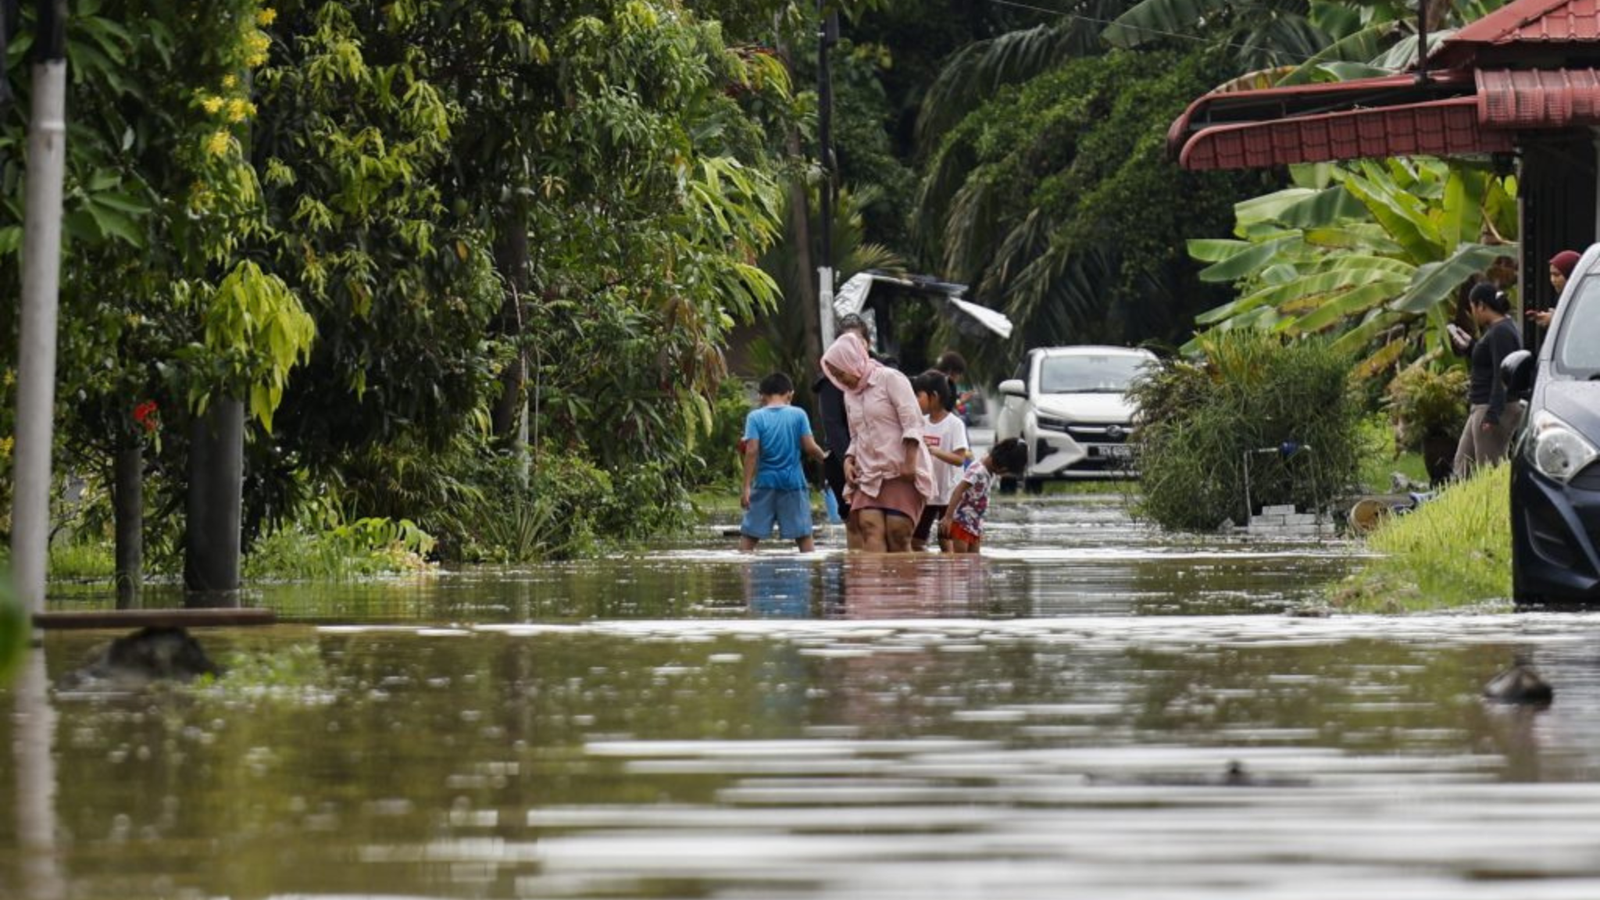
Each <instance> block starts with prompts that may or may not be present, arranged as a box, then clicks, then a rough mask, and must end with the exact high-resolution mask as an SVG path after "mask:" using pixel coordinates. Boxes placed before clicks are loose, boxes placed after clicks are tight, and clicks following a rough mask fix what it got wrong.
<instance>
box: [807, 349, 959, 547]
mask: <svg viewBox="0 0 1600 900" xmlns="http://www.w3.org/2000/svg"><path fill="white" fill-rule="evenodd" d="M822 371H823V373H824V374H826V375H827V376H828V380H829V381H832V382H833V383H834V384H835V385H836V386H837V387H838V388H839V390H840V391H843V392H844V408H845V415H846V417H847V418H848V419H849V421H850V450H849V452H848V453H846V454H845V458H844V472H845V481H846V487H845V493H846V499H847V500H849V501H850V518H851V519H852V520H853V521H854V522H855V523H856V526H857V528H858V529H859V531H860V535H861V549H863V550H876V551H879V552H883V551H888V552H892V553H901V552H909V551H910V550H911V533H912V531H913V530H915V527H916V524H917V520H918V519H919V518H921V517H922V508H923V507H924V506H925V505H926V504H927V502H928V498H929V497H931V496H933V462H932V460H931V459H930V458H929V456H928V448H927V446H926V445H925V444H924V443H923V441H922V426H923V421H924V420H923V418H922V409H921V407H919V406H918V405H917V395H916V394H915V393H913V392H912V390H911V382H910V380H908V379H907V378H906V376H905V375H903V374H901V373H900V372H897V371H895V370H894V369H891V368H889V367H888V366H884V365H880V364H879V363H878V362H877V361H876V360H874V359H873V358H872V356H871V355H870V354H869V353H868V352H867V344H866V342H865V341H863V340H862V339H861V336H860V335H858V334H854V333H850V332H847V333H845V334H842V335H840V336H839V339H838V340H836V341H834V342H833V345H832V346H830V347H829V348H828V352H826V353H824V354H823V355H822Z"/></svg>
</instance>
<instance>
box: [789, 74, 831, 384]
mask: <svg viewBox="0 0 1600 900" xmlns="http://www.w3.org/2000/svg"><path fill="white" fill-rule="evenodd" d="M779 52H780V53H782V54H783V58H784V59H788V58H789V48H788V47H780V48H779ZM789 70H790V71H789V75H790V77H791V78H793V76H794V65H793V63H791V64H790V66H789ZM788 138H789V156H790V157H792V158H794V159H796V160H799V159H803V158H804V157H805V151H804V149H803V148H802V147H801V146H800V129H798V128H793V127H791V128H790V129H789V135H788ZM789 231H790V235H791V238H792V239H793V241H794V264H795V269H796V270H797V271H796V272H795V280H794V283H795V287H796V288H798V289H799V291H800V296H798V297H785V298H784V302H786V303H789V304H791V305H792V304H799V306H800V309H801V314H800V320H801V321H802V322H804V323H805V332H804V333H805V341H806V367H807V368H806V379H805V380H806V383H807V384H810V383H811V382H812V381H813V380H814V379H815V378H816V376H817V374H818V373H819V372H820V371H821V370H820V369H819V368H818V367H819V366H820V365H821V364H822V363H821V360H822V350H823V347H822V323H821V322H820V321H819V320H818V318H817V315H818V313H817V281H816V278H817V268H816V266H815V265H813V256H812V253H811V199H810V196H809V195H808V192H807V191H806V182H805V179H804V178H795V179H794V180H793V181H791V182H789Z"/></svg>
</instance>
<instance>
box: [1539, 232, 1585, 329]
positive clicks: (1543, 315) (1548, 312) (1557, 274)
mask: <svg viewBox="0 0 1600 900" xmlns="http://www.w3.org/2000/svg"><path fill="white" fill-rule="evenodd" d="M1581 258H1582V257H1580V256H1579V255H1578V251H1576V250H1563V251H1561V252H1560V253H1557V254H1556V255H1555V256H1552V257H1550V286H1551V287H1553V288H1555V289H1556V302H1558V303H1559V302H1560V301H1561V292H1562V291H1564V290H1566V289H1567V281H1568V280H1569V279H1571V278H1572V270H1573V269H1576V268H1577V267H1578V260H1579V259H1581ZM1554 314H1555V307H1553V306H1552V307H1551V308H1549V309H1530V310H1528V318H1529V319H1531V320H1533V324H1535V325H1537V326H1539V327H1540V328H1546V327H1548V326H1549V325H1550V317H1551V316H1552V315H1554Z"/></svg>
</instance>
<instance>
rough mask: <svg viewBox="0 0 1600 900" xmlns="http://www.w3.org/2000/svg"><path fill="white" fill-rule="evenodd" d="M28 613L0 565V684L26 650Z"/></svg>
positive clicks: (8, 574) (8, 675)
mask: <svg viewBox="0 0 1600 900" xmlns="http://www.w3.org/2000/svg"><path fill="white" fill-rule="evenodd" d="M28 631H29V626H28V613H27V611H26V610H24V609H23V608H22V601H20V600H18V599H17V595H16V594H14V593H12V591H11V573H10V572H8V571H6V570H5V569H4V568H3V567H0V684H5V683H6V680H7V679H8V678H9V677H10V674H11V670H12V669H13V668H15V667H16V665H17V663H18V662H19V661H20V660H21V659H22V656H23V654H24V653H27V652H28Z"/></svg>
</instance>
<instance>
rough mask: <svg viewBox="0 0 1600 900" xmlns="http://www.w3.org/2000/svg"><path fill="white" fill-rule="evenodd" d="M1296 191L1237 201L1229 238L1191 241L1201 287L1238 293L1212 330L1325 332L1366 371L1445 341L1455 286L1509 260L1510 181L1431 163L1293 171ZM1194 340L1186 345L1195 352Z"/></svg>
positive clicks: (1216, 314)
mask: <svg viewBox="0 0 1600 900" xmlns="http://www.w3.org/2000/svg"><path fill="white" fill-rule="evenodd" d="M1291 178H1292V181H1293V186H1292V187H1289V188H1286V189H1284V190H1280V191H1275V192H1273V193H1270V194H1266V195H1264V196H1261V197H1255V198H1252V199H1250V200H1246V201H1243V202H1241V203H1239V204H1237V205H1236V206H1235V207H1234V215H1235V222H1236V226H1235V236H1236V237H1235V239H1228V240H1191V241H1189V242H1188V250H1189V255H1190V256H1191V257H1193V258H1194V259H1196V260H1198V261H1201V262H1204V263H1208V264H1209V265H1208V266H1207V268H1205V269H1204V270H1203V271H1202V272H1201V273H1200V278H1201V280H1203V281H1209V282H1232V283H1234V284H1236V285H1237V286H1238V292H1239V293H1238V297H1237V298H1236V299H1234V300H1232V301H1230V302H1228V303H1226V304H1223V305H1222V306H1218V307H1216V308H1214V309H1211V310H1209V311H1207V312H1205V313H1202V314H1201V315H1200V316H1198V317H1197V318H1196V322H1197V324H1199V325H1200V326H1202V327H1207V328H1211V329H1218V330H1229V329H1235V328H1252V329H1258V330H1268V331H1272V332H1275V333H1278V334H1281V335H1284V336H1286V337H1289V338H1303V337H1310V336H1312V335H1323V336H1329V337H1332V338H1333V340H1334V344H1335V346H1336V347H1339V348H1341V349H1345V350H1348V351H1351V352H1357V353H1364V355H1365V358H1364V359H1363V361H1362V362H1361V363H1360V364H1359V366H1358V371H1359V372H1360V373H1361V374H1363V375H1365V376H1371V375H1375V374H1377V373H1378V372H1381V371H1384V370H1386V369H1387V368H1389V367H1390V366H1392V365H1393V364H1395V363H1396V362H1398V361H1400V360H1401V359H1403V358H1411V357H1415V356H1418V355H1421V354H1423V353H1425V352H1427V351H1428V350H1429V349H1433V348H1444V347H1446V346H1447V344H1448V336H1447V335H1446V333H1445V326H1446V325H1447V324H1448V323H1449V322H1450V320H1451V319H1452V318H1453V316H1454V313H1455V305H1456V301H1457V297H1458V296H1459V292H1460V289H1461V287H1462V286H1463V285H1464V284H1466V283H1467V281H1468V280H1469V279H1471V278H1472V276H1474V275H1476V274H1481V273H1483V272H1485V271H1486V270H1487V269H1489V268H1490V267H1492V266H1494V265H1495V264H1496V263H1497V261H1499V260H1501V259H1502V258H1504V257H1512V256H1514V255H1515V254H1516V248H1515V244H1514V242H1513V241H1514V239H1515V237H1516V227H1517V216H1516V190H1517V185H1516V179H1515V178H1513V177H1509V176H1508V177H1499V176H1496V175H1494V174H1493V173H1491V172H1489V171H1488V170H1487V169H1484V168H1481V167H1474V166H1468V165H1465V164H1459V163H1447V162H1445V161H1443V160H1437V159H1430V158H1416V159H1409V160H1403V159H1387V160H1363V161H1360V162H1357V163H1350V164H1340V165H1332V164H1326V163H1324V164H1317V165H1306V166H1295V167H1291ZM1193 347H1194V345H1193V342H1191V347H1190V348H1187V349H1193Z"/></svg>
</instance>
